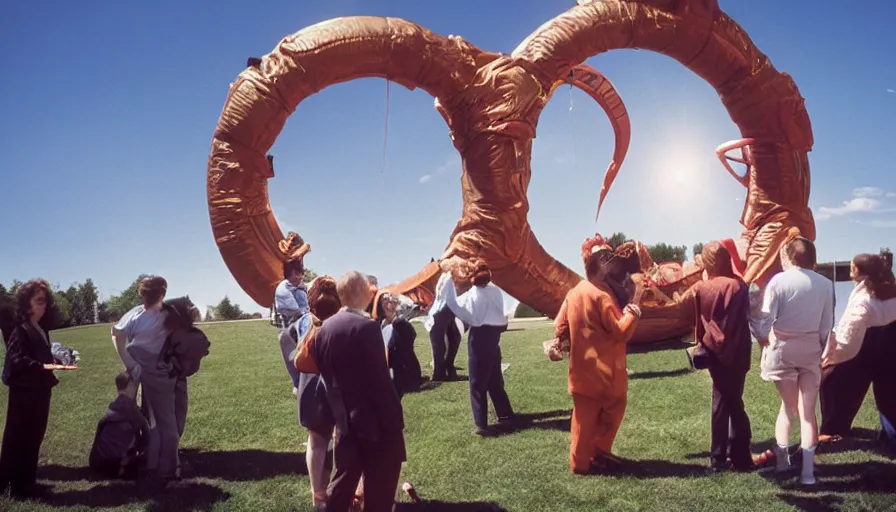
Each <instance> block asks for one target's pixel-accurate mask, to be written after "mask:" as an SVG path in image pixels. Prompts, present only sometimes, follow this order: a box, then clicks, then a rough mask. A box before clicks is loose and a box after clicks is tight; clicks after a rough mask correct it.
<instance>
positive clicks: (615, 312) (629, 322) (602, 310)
mask: <svg viewBox="0 0 896 512" xmlns="http://www.w3.org/2000/svg"><path fill="white" fill-rule="evenodd" d="M613 302H614V301H613V298H612V297H610V296H609V295H607V296H605V297H602V298H601V300H600V301H599V303H598V305H597V307H598V308H599V310H598V313H599V314H600V318H601V324H603V326H604V327H605V328H606V329H607V330H608V331H610V335H611V336H612V337H613V338H616V339H617V340H618V341H620V342H622V343H628V341H629V340H630V339H632V336H633V335H634V334H635V328H636V327H637V326H638V319H639V318H640V316H641V310H640V308H639V307H638V306H634V305H632V304H629V305H628V306H626V307H625V309H624V310H623V311H619V308H617V307H616V305H615V304H614V303H613Z"/></svg>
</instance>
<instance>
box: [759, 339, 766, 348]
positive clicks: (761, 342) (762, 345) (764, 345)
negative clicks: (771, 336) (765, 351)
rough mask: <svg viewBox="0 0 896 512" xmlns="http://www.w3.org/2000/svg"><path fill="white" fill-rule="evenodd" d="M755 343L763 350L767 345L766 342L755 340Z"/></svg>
mask: <svg viewBox="0 0 896 512" xmlns="http://www.w3.org/2000/svg"><path fill="white" fill-rule="evenodd" d="M756 342H757V343H759V346H760V347H762V348H765V347H767V346H768V345H769V342H768V340H756Z"/></svg>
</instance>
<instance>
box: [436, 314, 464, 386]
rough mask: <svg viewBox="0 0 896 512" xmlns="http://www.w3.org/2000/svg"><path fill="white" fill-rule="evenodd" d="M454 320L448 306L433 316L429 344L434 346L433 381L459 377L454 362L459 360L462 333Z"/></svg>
mask: <svg viewBox="0 0 896 512" xmlns="http://www.w3.org/2000/svg"><path fill="white" fill-rule="evenodd" d="M454 320H455V316H454V313H453V312H452V311H451V309H450V308H449V307H448V306H444V307H443V308H442V309H441V310H440V311H439V312H438V313H436V314H435V316H433V325H432V329H430V331H429V343H430V345H432V360H433V372H432V377H433V380H445V379H446V378H448V377H451V378H455V377H457V370H455V369H454V360H455V359H456V358H457V351H458V349H460V339H461V333H460V330H458V328H457V323H456V322H455V321H454ZM446 338H447V341H446Z"/></svg>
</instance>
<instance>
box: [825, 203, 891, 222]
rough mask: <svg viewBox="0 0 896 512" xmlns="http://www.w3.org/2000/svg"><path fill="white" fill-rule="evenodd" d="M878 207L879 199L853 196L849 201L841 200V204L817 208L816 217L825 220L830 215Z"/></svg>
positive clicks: (836, 215)
mask: <svg viewBox="0 0 896 512" xmlns="http://www.w3.org/2000/svg"><path fill="white" fill-rule="evenodd" d="M878 208H880V201H878V200H877V199H871V198H870V197H854V198H852V199H850V200H849V201H843V206H837V207H833V208H831V207H828V206H822V207H821V208H819V209H818V215H817V217H818V219H819V220H825V219H830V218H831V217H839V216H841V215H847V214H850V213H859V212H873V211H875V210H877V209H878Z"/></svg>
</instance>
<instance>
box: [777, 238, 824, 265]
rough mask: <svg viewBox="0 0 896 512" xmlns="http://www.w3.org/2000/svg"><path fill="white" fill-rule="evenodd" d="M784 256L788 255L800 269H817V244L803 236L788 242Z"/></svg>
mask: <svg viewBox="0 0 896 512" xmlns="http://www.w3.org/2000/svg"><path fill="white" fill-rule="evenodd" d="M784 254H785V255H787V259H789V260H790V261H791V262H792V263H793V264H794V265H796V266H798V267H800V268H810V269H811V268H815V265H816V263H818V257H817V256H816V253H815V244H813V243H812V241H811V240H809V239H808V238H803V237H801V236H798V237H796V238H794V239H793V240H791V241H789V242H787V245H785V246H784Z"/></svg>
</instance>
